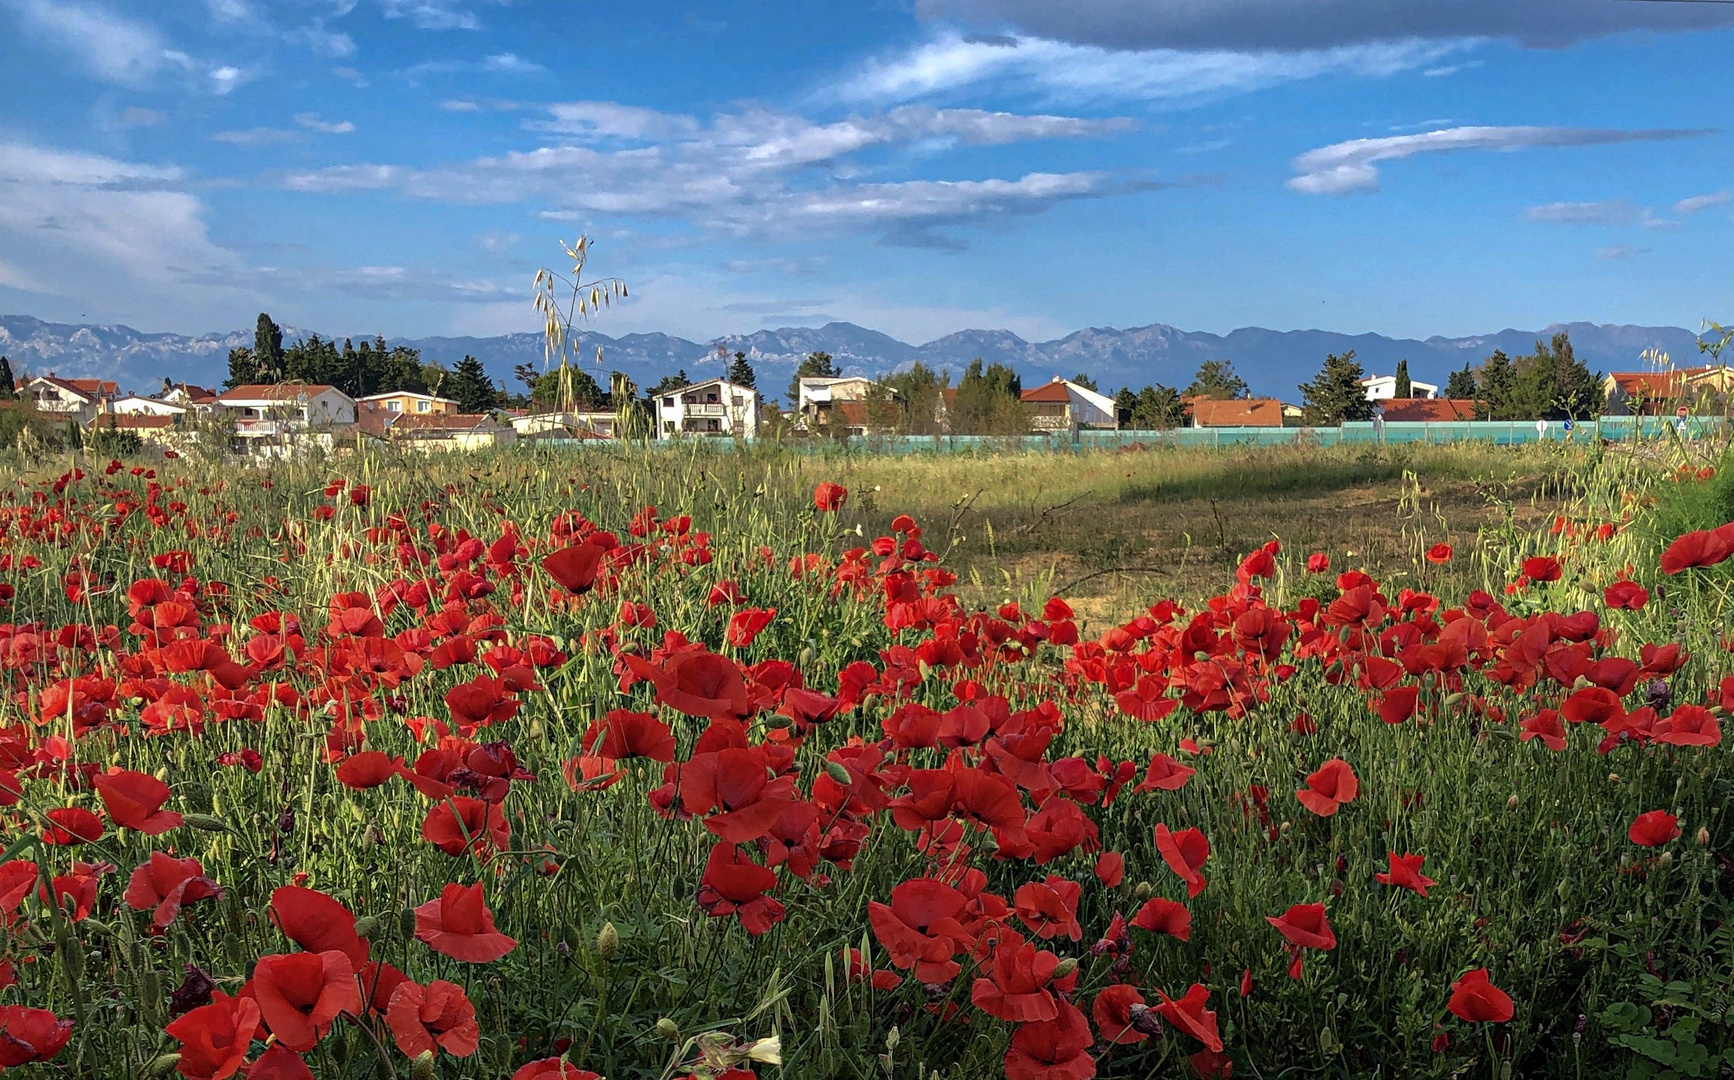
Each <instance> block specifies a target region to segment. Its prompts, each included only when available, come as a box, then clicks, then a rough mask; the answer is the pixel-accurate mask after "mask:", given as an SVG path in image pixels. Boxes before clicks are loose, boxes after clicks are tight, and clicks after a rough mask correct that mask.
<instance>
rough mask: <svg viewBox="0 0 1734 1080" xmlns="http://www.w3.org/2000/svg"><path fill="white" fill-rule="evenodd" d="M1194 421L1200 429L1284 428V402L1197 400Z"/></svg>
mask: <svg viewBox="0 0 1734 1080" xmlns="http://www.w3.org/2000/svg"><path fill="white" fill-rule="evenodd" d="M1192 419H1193V422H1194V423H1196V424H1197V425H1198V426H1199V427H1282V402H1280V401H1278V400H1276V399H1275V398H1239V399H1236V400H1234V401H1216V400H1213V399H1211V398H1196V399H1194V400H1193V402H1192Z"/></svg>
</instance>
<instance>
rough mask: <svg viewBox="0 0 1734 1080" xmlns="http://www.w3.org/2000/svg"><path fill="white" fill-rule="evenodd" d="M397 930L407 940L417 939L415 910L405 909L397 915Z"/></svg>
mask: <svg viewBox="0 0 1734 1080" xmlns="http://www.w3.org/2000/svg"><path fill="white" fill-rule="evenodd" d="M397 928H398V929H399V930H400V931H402V932H403V936H404V937H405V938H413V937H415V908H407V907H406V908H404V909H403V910H402V911H400V912H398V913H397Z"/></svg>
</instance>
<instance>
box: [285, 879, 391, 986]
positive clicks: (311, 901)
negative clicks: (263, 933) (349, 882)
mask: <svg viewBox="0 0 1734 1080" xmlns="http://www.w3.org/2000/svg"><path fill="white" fill-rule="evenodd" d="M271 919H272V921H273V922H275V923H276V924H277V927H278V929H280V930H282V931H283V936H285V937H287V938H288V939H289V940H290V941H293V942H294V943H295V944H297V945H299V946H301V947H302V948H303V949H306V950H307V951H308V952H327V951H329V950H331V949H336V950H337V951H338V952H340V953H342V954H343V955H345V956H347V957H349V961H350V963H351V964H353V965H354V966H355V967H356V969H357V970H359V969H360V968H361V965H363V964H365V963H367V957H368V946H367V942H365V941H363V940H361V938H360V937H358V936H356V933H355V916H354V915H353V914H352V913H351V912H350V910H349V909H348V908H346V907H344V906H343V905H342V904H341V903H339V902H338V901H336V900H334V899H332V898H331V897H329V896H327V895H325V894H324V893H322V892H318V891H316V890H314V889H306V888H302V887H301V886H299V885H285V886H283V887H282V888H280V889H278V890H277V891H275V892H273V893H272V894H271Z"/></svg>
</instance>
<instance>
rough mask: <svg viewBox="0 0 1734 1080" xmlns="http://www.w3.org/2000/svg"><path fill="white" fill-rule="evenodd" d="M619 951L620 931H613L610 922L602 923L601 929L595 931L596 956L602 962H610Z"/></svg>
mask: <svg viewBox="0 0 1734 1080" xmlns="http://www.w3.org/2000/svg"><path fill="white" fill-rule="evenodd" d="M619 951H620V931H618V930H616V929H614V924H613V923H611V922H605V923H603V924H602V929H600V930H598V931H596V955H598V956H600V957H602V959H604V960H612V959H614V954H615V953H618V952H619Z"/></svg>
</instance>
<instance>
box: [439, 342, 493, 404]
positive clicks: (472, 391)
mask: <svg viewBox="0 0 1734 1080" xmlns="http://www.w3.org/2000/svg"><path fill="white" fill-rule="evenodd" d="M445 396H446V397H449V398H451V399H452V400H453V401H456V402H457V403H458V410H459V411H460V412H466V413H481V412H487V411H489V410H490V409H495V408H498V407H499V404H500V400H501V399H502V398H503V397H505V393H504V392H503V391H502V390H501V389H500V388H499V387H498V386H496V385H495V384H494V380H492V379H490V378H488V371H487V369H486V368H484V367H483V366H482V362H481V361H480V360H477V359H476V358H475V357H473V356H470V355H468V354H465V356H464V358H463V359H462V360H459V361H458V362H457V366H455V367H453V368H452V373H451V375H450V376H449V377H447V379H446V385H445Z"/></svg>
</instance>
